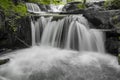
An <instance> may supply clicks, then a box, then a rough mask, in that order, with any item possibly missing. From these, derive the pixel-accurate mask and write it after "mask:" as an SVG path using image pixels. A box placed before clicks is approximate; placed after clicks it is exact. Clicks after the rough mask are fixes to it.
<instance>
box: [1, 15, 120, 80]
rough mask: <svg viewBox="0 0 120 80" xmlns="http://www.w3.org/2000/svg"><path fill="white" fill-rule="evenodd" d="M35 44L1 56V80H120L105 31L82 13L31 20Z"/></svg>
mask: <svg viewBox="0 0 120 80" xmlns="http://www.w3.org/2000/svg"><path fill="white" fill-rule="evenodd" d="M31 27H32V44H33V46H32V47H31V48H28V49H23V50H18V51H14V52H11V53H9V54H7V55H6V56H4V57H1V58H10V62H9V63H7V64H5V65H2V66H0V80H120V76H119V74H120V66H119V65H118V61H117V58H116V57H115V56H112V55H109V54H107V53H105V50H104V34H103V33H102V32H101V31H99V30H96V29H90V28H89V24H88V22H87V20H86V19H85V18H84V17H83V16H82V15H76V16H67V17H65V18H63V19H58V20H56V21H54V19H53V18H52V17H48V18H45V17H40V18H39V19H38V20H37V21H31Z"/></svg>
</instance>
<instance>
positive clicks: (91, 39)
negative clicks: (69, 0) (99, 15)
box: [33, 15, 105, 52]
mask: <svg viewBox="0 0 120 80" xmlns="http://www.w3.org/2000/svg"><path fill="white" fill-rule="evenodd" d="M47 19H49V20H47ZM47 19H46V18H44V17H41V18H40V19H38V20H37V21H36V23H35V24H34V26H35V28H36V44H40V45H42V46H53V47H59V48H61V47H62V48H65V49H74V50H78V51H97V52H105V50H104V41H103V40H104V37H103V33H102V32H100V31H97V30H94V29H90V28H89V25H88V22H87V20H86V19H85V18H84V17H83V16H82V15H77V16H75V15H74V16H68V17H65V18H63V19H61V20H58V21H52V19H51V17H50V18H47ZM43 20H44V21H43ZM68 20H69V22H67V21H68ZM40 23H44V24H46V25H44V24H40ZM65 24H67V26H65ZM43 26H44V27H43ZM65 29H67V31H66V30H65ZM40 30H42V31H40ZM33 33H34V32H33Z"/></svg>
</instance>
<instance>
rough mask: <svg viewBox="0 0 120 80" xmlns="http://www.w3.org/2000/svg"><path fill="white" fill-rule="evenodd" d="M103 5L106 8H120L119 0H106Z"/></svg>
mask: <svg viewBox="0 0 120 80" xmlns="http://www.w3.org/2000/svg"><path fill="white" fill-rule="evenodd" d="M105 7H106V8H107V9H120V0H106V2H105Z"/></svg>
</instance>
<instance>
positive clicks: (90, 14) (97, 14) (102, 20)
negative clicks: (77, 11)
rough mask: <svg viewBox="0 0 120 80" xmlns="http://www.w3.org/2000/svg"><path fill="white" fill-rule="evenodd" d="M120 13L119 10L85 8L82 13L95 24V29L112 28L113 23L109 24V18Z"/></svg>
mask: <svg viewBox="0 0 120 80" xmlns="http://www.w3.org/2000/svg"><path fill="white" fill-rule="evenodd" d="M117 14H120V10H108V11H89V10H86V11H85V13H84V14H83V15H84V16H85V17H86V18H87V19H88V21H89V22H91V23H92V24H93V25H95V26H96V28H97V29H112V28H114V25H113V24H111V18H112V17H113V16H115V15H117Z"/></svg>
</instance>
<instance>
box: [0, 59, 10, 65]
mask: <svg viewBox="0 0 120 80" xmlns="http://www.w3.org/2000/svg"><path fill="white" fill-rule="evenodd" d="M9 61H10V59H8V58H7V59H1V60H0V65H3V64H6V63H8V62H9Z"/></svg>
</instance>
